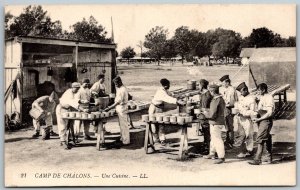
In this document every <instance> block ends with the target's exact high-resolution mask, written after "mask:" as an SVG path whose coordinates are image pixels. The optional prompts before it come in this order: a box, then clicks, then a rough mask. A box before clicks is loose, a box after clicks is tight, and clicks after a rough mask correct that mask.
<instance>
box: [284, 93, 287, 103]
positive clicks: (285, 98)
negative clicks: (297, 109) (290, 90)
mask: <svg viewBox="0 0 300 190" xmlns="http://www.w3.org/2000/svg"><path fill="white" fill-rule="evenodd" d="M283 100H284V102H285V103H286V102H287V96H286V90H284V92H283Z"/></svg>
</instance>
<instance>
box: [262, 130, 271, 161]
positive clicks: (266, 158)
mask: <svg viewBox="0 0 300 190" xmlns="http://www.w3.org/2000/svg"><path fill="white" fill-rule="evenodd" d="M262 161H263V162H266V163H268V164H271V163H272V161H273V158H272V136H271V135H270V136H269V138H268V140H267V142H266V155H265V156H264V158H263V159H262Z"/></svg>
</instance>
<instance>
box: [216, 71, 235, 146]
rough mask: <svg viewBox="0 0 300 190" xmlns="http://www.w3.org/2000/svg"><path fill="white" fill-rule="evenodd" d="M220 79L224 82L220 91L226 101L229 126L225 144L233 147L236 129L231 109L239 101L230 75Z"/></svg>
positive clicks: (226, 119)
mask: <svg viewBox="0 0 300 190" xmlns="http://www.w3.org/2000/svg"><path fill="white" fill-rule="evenodd" d="M220 81H221V82H222V87H221V88H220V92H221V95H222V96H223V99H224V101H225V126H226V128H227V134H226V142H225V144H226V145H227V146H228V147H229V148H232V147H233V144H234V131H233V115H232V113H231V109H232V108H233V107H234V103H235V102H236V101H237V94H236V91H235V89H234V88H233V86H231V80H230V78H229V75H224V76H223V77H221V78H220Z"/></svg>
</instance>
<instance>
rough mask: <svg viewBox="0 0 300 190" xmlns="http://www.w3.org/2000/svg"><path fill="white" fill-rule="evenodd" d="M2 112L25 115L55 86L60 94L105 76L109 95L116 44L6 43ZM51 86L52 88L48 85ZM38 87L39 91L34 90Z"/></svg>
mask: <svg viewBox="0 0 300 190" xmlns="http://www.w3.org/2000/svg"><path fill="white" fill-rule="evenodd" d="M4 59H5V113H6V114H8V115H11V114H12V113H14V112H18V113H20V114H21V120H22V116H28V112H29V109H30V107H31V103H32V101H33V100H34V99H36V98H37V97H38V96H40V95H43V94H41V91H42V90H45V89H44V88H43V86H42V88H41V85H45V86H48V87H49V86H51V85H54V87H55V90H56V92H57V94H58V96H59V97H60V95H61V94H62V93H63V92H64V91H65V90H66V89H68V88H69V87H70V85H71V83H72V82H74V81H79V82H81V81H82V79H83V78H89V79H90V80H91V83H94V82H96V80H97V76H98V75H99V74H100V73H105V80H106V86H107V90H108V92H114V91H115V89H114V86H113V85H112V79H113V77H115V76H116V44H113V43H91V42H81V41H72V40H62V39H50V38H39V37H23V36H19V37H15V38H12V39H8V40H6V41H5V58H4ZM49 84H51V85H49ZM38 88H40V90H37V89H38Z"/></svg>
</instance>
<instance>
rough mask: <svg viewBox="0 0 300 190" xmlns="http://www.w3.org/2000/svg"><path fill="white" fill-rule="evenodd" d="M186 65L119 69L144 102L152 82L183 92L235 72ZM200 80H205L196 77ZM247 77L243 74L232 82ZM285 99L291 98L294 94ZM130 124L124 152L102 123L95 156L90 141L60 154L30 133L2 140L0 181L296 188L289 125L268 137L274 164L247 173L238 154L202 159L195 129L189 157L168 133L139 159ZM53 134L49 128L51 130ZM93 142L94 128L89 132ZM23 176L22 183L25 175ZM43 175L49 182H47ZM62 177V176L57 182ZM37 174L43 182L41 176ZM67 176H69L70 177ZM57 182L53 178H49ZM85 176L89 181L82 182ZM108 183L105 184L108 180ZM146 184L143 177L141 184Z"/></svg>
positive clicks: (140, 128)
mask: <svg viewBox="0 0 300 190" xmlns="http://www.w3.org/2000/svg"><path fill="white" fill-rule="evenodd" d="M188 68H189V67H187V66H181V65H178V66H175V67H170V66H169V65H163V66H160V67H158V66H153V65H152V66H149V65H147V66H143V67H141V66H126V65H125V66H121V67H120V68H119V72H120V73H122V74H121V77H122V79H123V80H124V84H125V85H126V86H127V87H128V88H129V90H130V93H131V94H132V95H133V96H134V98H135V99H141V100H150V99H151V96H153V95H154V93H155V89H156V88H157V87H158V86H159V79H160V78H162V77H166V78H168V79H170V80H171V83H172V85H173V88H175V87H176V88H179V87H184V86H185V84H186V80H188V79H189V78H194V79H197V80H199V79H200V78H202V76H205V77H203V78H207V79H208V80H217V79H218V78H219V77H220V76H222V75H223V74H225V73H226V74H231V75H233V74H234V73H235V72H236V71H238V70H239V69H240V68H239V67H233V66H228V67H225V66H222V67H200V70H201V73H200V72H198V73H196V74H195V73H192V74H190V72H188ZM203 73H205V75H204V74H203ZM247 77H248V74H247V70H246V69H243V70H242V71H241V73H240V75H239V77H238V78H236V79H235V82H233V84H235V83H239V82H241V81H243V80H245V79H246V78H247ZM290 94H291V96H289V95H288V98H291V99H293V98H295V94H294V93H293V92H291V93H290ZM144 125H145V124H144V123H142V122H139V121H137V122H134V126H135V127H136V129H131V130H130V134H131V145H129V146H127V147H121V148H119V147H116V146H114V143H113V141H114V140H115V139H116V138H118V137H119V127H118V124H117V122H115V121H113V122H108V123H107V124H106V129H107V131H109V132H111V134H109V135H106V139H107V144H108V145H109V146H108V147H109V148H108V149H106V150H102V151H97V150H96V148H95V143H96V141H95V140H92V141H82V142H81V143H80V144H79V145H78V146H76V147H73V148H72V149H71V150H63V149H62V147H61V146H60V144H59V139H58V137H54V138H51V139H50V140H47V141H42V140H40V139H32V138H31V136H32V134H33V128H32V127H30V126H29V127H28V128H26V129H22V130H18V131H14V132H6V133H5V182H6V185H12V186H36V185H38V186H47V185H48V186H49V185H51V186H69V185H75V186H90V185H92V186H107V185H117V186H120V185H142V186H149V185H155V186H164V185H181V186H184V185H193V186H197V185H207V186H210V185H239V186H240V185H294V184H295V183H296V119H295V118H294V119H291V120H277V121H275V122H274V125H273V129H272V134H273V141H274V164H270V165H261V166H251V165H249V164H248V163H247V161H248V160H249V159H238V158H237V157H236V155H237V154H238V152H237V149H232V150H227V151H226V163H224V164H221V165H215V164H213V160H205V159H203V158H202V154H203V153H204V152H203V147H202V143H201V142H202V140H203V139H202V137H201V136H197V135H196V133H195V131H196V130H195V126H193V127H192V128H189V129H188V136H189V156H188V158H187V159H185V160H184V161H180V160H178V159H177V153H178V152H177V150H176V149H178V146H179V144H178V142H179V140H180V139H179V138H180V131H179V129H177V128H174V127H173V128H172V127H170V128H168V129H166V131H168V134H167V136H166V137H167V139H168V141H169V143H170V144H169V145H168V146H167V147H164V148H163V147H159V146H158V147H156V148H157V149H158V151H157V152H156V153H153V154H145V151H144V149H143V145H144V135H145V127H144ZM54 131H56V126H54ZM90 131H91V132H92V136H93V128H91V129H90ZM24 174H25V176H24ZM46 174H49V175H46ZM59 174H61V177H57V176H59ZM42 175H44V176H42ZM72 175H73V176H72ZM55 176H56V177H55ZM87 176H88V177H87ZM108 176H109V177H108ZM145 177H147V178H145Z"/></svg>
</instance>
